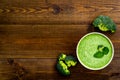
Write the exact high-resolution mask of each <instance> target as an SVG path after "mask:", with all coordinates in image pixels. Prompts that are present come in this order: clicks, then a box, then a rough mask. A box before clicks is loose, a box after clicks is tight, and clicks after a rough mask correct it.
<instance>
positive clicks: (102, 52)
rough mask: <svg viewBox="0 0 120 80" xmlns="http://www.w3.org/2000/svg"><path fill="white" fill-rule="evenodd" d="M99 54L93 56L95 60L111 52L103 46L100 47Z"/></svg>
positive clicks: (98, 48)
mask: <svg viewBox="0 0 120 80" xmlns="http://www.w3.org/2000/svg"><path fill="white" fill-rule="evenodd" d="M97 50H98V51H97V52H96V53H95V54H94V55H93V56H94V57H95V58H102V57H103V56H104V55H107V54H108V52H109V49H108V47H105V46H103V45H98V47H97Z"/></svg>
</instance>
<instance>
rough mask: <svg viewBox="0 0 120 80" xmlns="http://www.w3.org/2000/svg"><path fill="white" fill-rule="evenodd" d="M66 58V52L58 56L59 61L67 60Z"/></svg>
mask: <svg viewBox="0 0 120 80" xmlns="http://www.w3.org/2000/svg"><path fill="white" fill-rule="evenodd" d="M65 58H66V54H63V53H62V54H60V55H59V57H58V59H59V61H60V60H65Z"/></svg>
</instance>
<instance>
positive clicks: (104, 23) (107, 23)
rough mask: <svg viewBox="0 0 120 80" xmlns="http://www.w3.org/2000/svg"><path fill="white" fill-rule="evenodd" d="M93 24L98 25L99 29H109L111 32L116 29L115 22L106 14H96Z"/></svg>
mask: <svg viewBox="0 0 120 80" xmlns="http://www.w3.org/2000/svg"><path fill="white" fill-rule="evenodd" d="M93 25H94V27H98V28H99V29H100V30H101V31H111V32H112V33H113V32H115V31H116V24H115V23H114V22H113V20H112V19H111V18H110V17H108V16H104V15H100V16H98V17H97V18H96V19H95V20H94V21H93Z"/></svg>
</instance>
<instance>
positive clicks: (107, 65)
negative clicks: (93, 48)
mask: <svg viewBox="0 0 120 80" xmlns="http://www.w3.org/2000/svg"><path fill="white" fill-rule="evenodd" d="M91 34H99V35H101V36H103V37H105V38H106V39H107V40H108V41H109V43H110V44H111V47H112V56H111V59H110V60H109V62H108V63H107V64H106V65H104V66H102V67H100V68H91V67H88V66H86V65H85V64H84V63H83V62H82V61H81V60H80V58H79V55H78V45H79V44H80V42H81V41H82V40H83V39H84V38H85V37H86V36H88V35H91ZM76 55H77V59H78V61H79V62H80V63H81V64H82V65H83V66H84V67H85V68H87V69H89V70H101V69H104V68H105V67H107V66H108V65H109V64H110V63H111V61H112V59H113V57H114V46H113V43H112V42H111V40H110V39H109V38H108V37H107V36H106V35H104V34H103V33H100V32H90V33H87V34H85V35H84V36H83V37H82V38H81V39H80V40H79V42H78V44H77V47H76Z"/></svg>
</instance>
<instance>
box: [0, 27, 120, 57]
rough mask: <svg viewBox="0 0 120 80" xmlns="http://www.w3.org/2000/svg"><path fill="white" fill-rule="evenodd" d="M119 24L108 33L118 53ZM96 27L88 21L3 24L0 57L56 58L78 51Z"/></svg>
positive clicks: (119, 46) (0, 32) (0, 33)
mask: <svg viewBox="0 0 120 80" xmlns="http://www.w3.org/2000/svg"><path fill="white" fill-rule="evenodd" d="M117 27H118V29H117V32H116V33H114V34H109V33H104V34H106V35H107V36H108V37H109V38H110V39H111V40H112V42H113V44H114V47H115V57H120V55H119V52H120V51H119V48H120V44H119V42H120V37H119V35H120V34H119V31H120V29H119V27H120V26H119V25H118V26H117ZM81 30H82V31H81ZM92 31H97V30H96V29H94V28H93V27H92V26H88V25H0V36H1V37H0V58H10V57H11V58H56V57H57V56H58V54H59V53H62V52H64V53H67V54H73V55H76V46H77V43H78V41H79V39H80V38H81V37H82V36H84V35H85V34H87V33H89V32H92ZM98 32H99V31H98ZM50 54H52V55H50Z"/></svg>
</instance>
